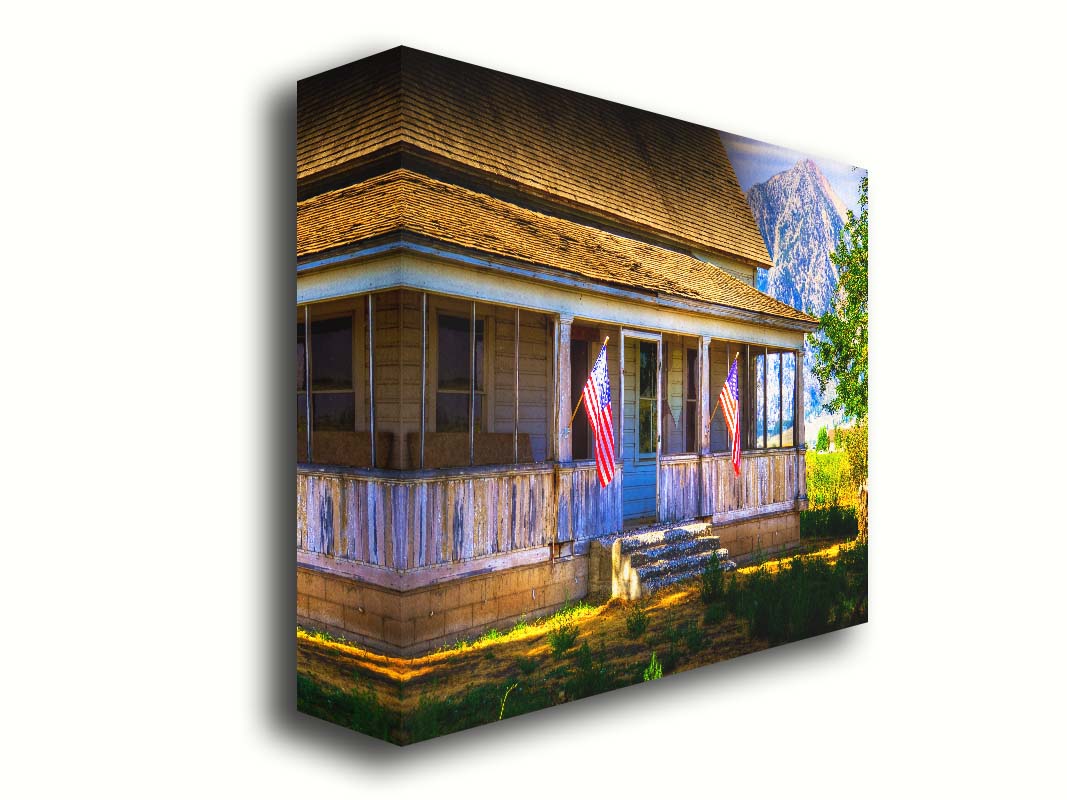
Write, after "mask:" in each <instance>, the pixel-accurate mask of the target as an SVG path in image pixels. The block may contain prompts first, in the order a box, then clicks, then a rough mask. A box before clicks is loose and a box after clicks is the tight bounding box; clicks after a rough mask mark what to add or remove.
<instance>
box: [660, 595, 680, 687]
mask: <svg viewBox="0 0 1067 800" xmlns="http://www.w3.org/2000/svg"><path fill="white" fill-rule="evenodd" d="M681 638H682V629H681V628H680V627H679V626H678V625H676V624H675V620H674V610H673V609H670V610H668V611H667V618H666V625H665V626H664V628H663V637H662V638H661V639H660V643H661V644H666V645H667V653H666V654H665V655H664V656H663V668H664V669H665V670H667V672H673V671H674V668H675V667H676V666H677V665H678V642H679V640H680V639H681Z"/></svg>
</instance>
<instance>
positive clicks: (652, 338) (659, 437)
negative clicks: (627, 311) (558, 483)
mask: <svg viewBox="0 0 1067 800" xmlns="http://www.w3.org/2000/svg"><path fill="white" fill-rule="evenodd" d="M627 337H629V338H631V339H638V340H642V341H646V342H655V343H656V507H655V509H654V512H653V515H654V517H655V519H656V521H657V522H658V521H659V495H660V491H659V473H660V469H659V466H660V464H659V460H660V455H661V454H662V452H663V385H662V384H663V334H661V333H653V332H651V331H640V330H636V329H633V328H620V329H619V403H620V405H621V406H622V408H621V409H620V410H619V411H620V415H621V416H620V418H621V420H622V424H621V425H619V454H620V456H621V458H622V464H623V469H622V472H623V490H624V491H625V487H626V450H625V449H624V448H623V437H624V436H625V435H626V339H627ZM640 361H641V354H640V350H639V351H638V353H637V360H636V361H635V362H634V375H635V380H636V381H637V382H638V385H637V386H635V387H634V435H635V436H637V434H638V426H639V425H640V416H641V410H640V408H639V406H640V404H641V398H640V395H639V392H640V380H641V379H640V377H639V373H638V370H640V368H641V365H640ZM634 463H635V464H636V463H637V442H634ZM624 491H620V492H619V502H620V503H623V502H624ZM619 511H620V519H625V511H624V509H621V508H620V509H619Z"/></svg>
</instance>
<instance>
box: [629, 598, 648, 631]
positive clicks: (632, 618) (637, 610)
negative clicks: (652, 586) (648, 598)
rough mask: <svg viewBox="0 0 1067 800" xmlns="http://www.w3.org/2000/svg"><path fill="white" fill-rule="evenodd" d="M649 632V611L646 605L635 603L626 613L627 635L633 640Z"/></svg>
mask: <svg viewBox="0 0 1067 800" xmlns="http://www.w3.org/2000/svg"><path fill="white" fill-rule="evenodd" d="M646 630H648V611H647V610H646V609H645V606H644V603H641V602H637V603H634V604H633V606H632V607H631V608H630V610H629V611H627V612H626V635H627V636H629V637H630V638H631V639H637V638H638V637H640V636H642V635H644V633H645V631H646Z"/></svg>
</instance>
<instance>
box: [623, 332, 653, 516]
mask: <svg viewBox="0 0 1067 800" xmlns="http://www.w3.org/2000/svg"><path fill="white" fill-rule="evenodd" d="M625 356H626V357H625V370H626V371H625V376H626V379H625V381H624V382H623V388H624V391H625V397H624V400H623V409H624V416H623V421H624V425H625V432H624V434H623V465H624V466H623V484H622V515H623V520H624V521H626V522H634V521H637V520H639V519H642V518H648V519H649V520H650V521H651V519H654V518H655V516H656V457H657V454H658V451H659V413H658V399H659V398H658V396H657V393H658V391H659V380H658V363H657V361H658V345H657V343H656V342H654V341H645V340H643V339H627V340H626V353H625Z"/></svg>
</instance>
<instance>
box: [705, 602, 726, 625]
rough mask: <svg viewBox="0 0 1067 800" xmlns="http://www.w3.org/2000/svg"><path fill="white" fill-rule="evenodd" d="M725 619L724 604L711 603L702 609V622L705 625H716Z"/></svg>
mask: <svg viewBox="0 0 1067 800" xmlns="http://www.w3.org/2000/svg"><path fill="white" fill-rule="evenodd" d="M724 619H726V604H725V603H721V602H720V603H712V604H711V605H710V606H708V607H707V608H705V609H704V624H705V625H707V626H711V625H718V624H719V623H720V622H722V621H723V620H724Z"/></svg>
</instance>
